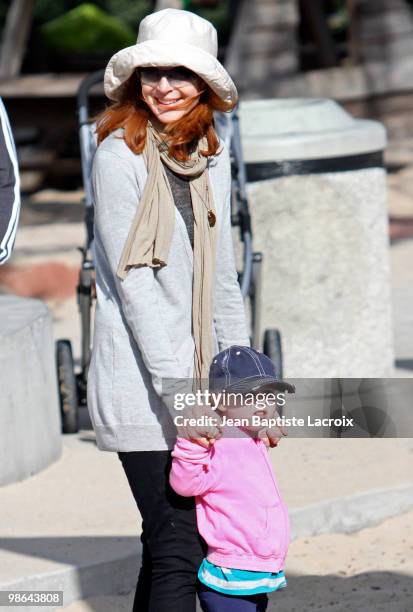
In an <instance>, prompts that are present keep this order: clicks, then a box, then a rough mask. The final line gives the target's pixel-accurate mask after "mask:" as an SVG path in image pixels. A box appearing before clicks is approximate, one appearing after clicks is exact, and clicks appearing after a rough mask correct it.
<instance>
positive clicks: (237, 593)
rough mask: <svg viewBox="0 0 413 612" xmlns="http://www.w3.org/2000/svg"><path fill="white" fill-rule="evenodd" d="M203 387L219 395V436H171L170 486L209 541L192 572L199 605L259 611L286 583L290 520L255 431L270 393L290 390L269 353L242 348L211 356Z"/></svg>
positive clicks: (215, 610) (222, 611)
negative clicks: (208, 440)
mask: <svg viewBox="0 0 413 612" xmlns="http://www.w3.org/2000/svg"><path fill="white" fill-rule="evenodd" d="M209 388H210V391H212V392H213V393H214V394H215V398H217V394H218V393H221V402H220V406H219V409H218V412H219V414H217V415H216V417H217V422H218V423H220V424H221V430H222V437H220V438H218V439H217V440H216V441H215V443H214V444H212V445H210V446H209V448H204V447H203V446H201V445H200V444H198V443H197V442H195V441H192V440H190V439H186V438H183V437H178V438H177V441H176V444H175V448H174V450H173V452H172V457H173V460H172V468H171V472H170V477H169V478H170V483H171V486H172V487H173V489H174V490H175V491H176V492H177V493H178V494H180V495H183V496H188V497H189V496H193V495H194V496H195V497H196V512H197V523H198V529H199V532H200V534H201V536H202V537H203V538H204V540H205V541H206V542H207V544H208V553H207V556H206V558H205V559H204V560H203V562H202V564H201V567H200V568H199V572H198V579H199V582H198V595H199V599H200V602H201V606H202V609H203V610H204V611H205V612H232V611H233V612H253V611H255V612H263V611H264V610H266V608H267V605H268V596H267V593H268V592H270V591H275V590H277V589H279V588H282V587H285V586H286V580H285V576H284V565H285V559H286V556H287V550H288V545H289V540H290V525H289V519H288V511H287V508H286V505H285V503H284V501H283V500H282V498H281V495H280V491H279V488H278V485H277V481H276V478H275V475H274V473H273V470H272V466H271V463H270V461H269V459H268V454H267V448H266V446H265V444H264V442H263V441H262V439H261V438H259V437H258V436H257V432H258V431H259V430H260V429H263V428H264V427H265V426H266V420H267V419H269V418H272V417H273V415H274V412H275V409H276V396H277V394H279V393H280V392H285V391H288V392H289V393H292V392H294V390H295V389H294V386H293V385H290V384H289V383H287V382H285V381H282V380H279V379H277V377H276V373H275V370H274V365H273V363H272V361H271V360H270V359H269V358H268V357H266V356H265V355H263V354H262V353H259V352H258V351H255V350H254V349H252V348H249V347H245V346H231V347H229V348H228V349H226V350H225V351H222V352H221V353H219V354H218V355H216V357H214V359H213V362H212V364H211V368H210V375H209ZM274 391H275V393H274ZM269 393H271V397H272V400H273V401H272V402H271V403H272V404H273V405H272V406H269V404H268V399H267V398H268V397H269ZM259 397H260V398H261V399H260V400H259ZM230 419H232V421H231V420H230Z"/></svg>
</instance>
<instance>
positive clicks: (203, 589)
mask: <svg viewBox="0 0 413 612" xmlns="http://www.w3.org/2000/svg"><path fill="white" fill-rule="evenodd" d="M198 596H199V600H200V602H201V608H202V610H203V611H204V612H264V611H265V610H266V609H267V605H268V595H266V594H265V593H262V594H260V595H242V596H241V595H239V596H237V595H224V594H223V593H218V592H217V591H214V590H213V589H210V588H209V587H207V586H206V585H205V584H202V583H201V582H199V581H198Z"/></svg>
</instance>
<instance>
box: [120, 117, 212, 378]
mask: <svg viewBox="0 0 413 612" xmlns="http://www.w3.org/2000/svg"><path fill="white" fill-rule="evenodd" d="M206 147H207V142H206V139H205V138H202V139H201V140H200V141H199V142H198V146H197V148H196V150H195V151H193V152H192V154H191V156H190V159H189V160H188V161H187V162H180V161H177V160H176V159H173V158H171V157H169V155H168V147H167V145H166V143H165V142H164V141H163V140H162V137H161V136H160V134H159V133H158V132H157V131H156V130H155V129H154V127H153V126H152V124H151V123H150V122H148V128H147V138H146V144H145V148H144V151H143V155H144V159H145V162H146V166H147V170H148V178H147V181H146V184H145V188H144V190H143V193H142V197H141V199H140V202H139V206H138V207H137V210H136V214H135V217H134V219H133V222H132V225H131V228H130V230H129V234H128V238H127V240H126V243H125V246H124V248H123V251H122V255H121V258H120V262H119V266H118V270H117V275H118V276H119V278H121V279H124V278H125V277H126V275H127V273H128V271H129V269H130V268H132V267H135V266H149V267H151V268H157V267H162V266H166V265H167V263H168V253H169V247H170V244H171V239H172V234H173V231H174V225H175V203H174V199H173V195H172V191H171V187H170V184H169V181H168V178H167V175H166V172H165V170H164V168H163V164H162V162H161V160H162V161H163V162H164V163H165V164H166V165H167V166H168V167H169V168H170V169H171V170H172V171H173V172H176V173H177V174H180V175H182V176H185V177H189V179H190V180H189V184H190V190H191V198H192V208H193V212H194V258H193V259H194V266H193V291H192V333H193V337H194V343H195V354H194V389H195V388H201V387H202V388H203V389H205V388H207V387H208V374H209V366H210V363H211V360H212V357H213V354H212V350H213V347H212V316H213V315H212V299H213V296H212V292H213V279H214V274H215V257H216V239H217V231H218V230H217V225H216V224H215V220H216V214H215V207H214V202H213V197H212V190H211V185H210V182H209V175H208V168H207V158H206V157H204V156H202V155H201V154H200V151H202V150H205V149H206ZM154 342H156V339H154Z"/></svg>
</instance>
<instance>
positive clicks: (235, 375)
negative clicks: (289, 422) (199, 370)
mask: <svg viewBox="0 0 413 612" xmlns="http://www.w3.org/2000/svg"><path fill="white" fill-rule="evenodd" d="M263 388H266V389H267V388H268V389H277V390H279V391H288V393H294V392H295V386H294V385H292V384H290V383H288V382H286V381H285V380H281V379H280V378H277V373H276V371H275V366H274V364H273V362H272V361H271V359H270V358H269V357H267V356H266V355H264V353H260V352H259V351H256V350H255V349H253V348H250V347H249V346H237V345H233V346H230V347H229V348H227V349H225V350H224V351H221V352H220V353H218V354H217V355H215V357H214V358H213V360H212V363H211V366H210V368H209V389H210V391H215V392H217V391H231V392H232V391H234V392H236V391H239V392H248V391H249V392H251V391H258V390H260V389H263Z"/></svg>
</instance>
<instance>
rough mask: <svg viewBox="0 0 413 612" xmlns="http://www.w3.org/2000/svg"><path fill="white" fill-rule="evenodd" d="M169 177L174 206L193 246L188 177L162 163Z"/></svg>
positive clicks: (192, 217)
mask: <svg viewBox="0 0 413 612" xmlns="http://www.w3.org/2000/svg"><path fill="white" fill-rule="evenodd" d="M163 167H164V168H165V171H166V175H167V177H168V179H169V184H170V186H171V190H172V195H173V197H174V202H175V206H176V207H177V209H178V210H179V212H180V213H181V216H182V219H183V220H184V222H185V225H186V229H187V231H188V236H189V241H190V243H191V246H192V248H194V211H193V209H192V199H191V189H190V186H189V179H187V178H185V177H183V176H180V175H179V174H176V173H175V172H173V171H172V170H171V169H170V168H168V166H167V165H166V164H163Z"/></svg>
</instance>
